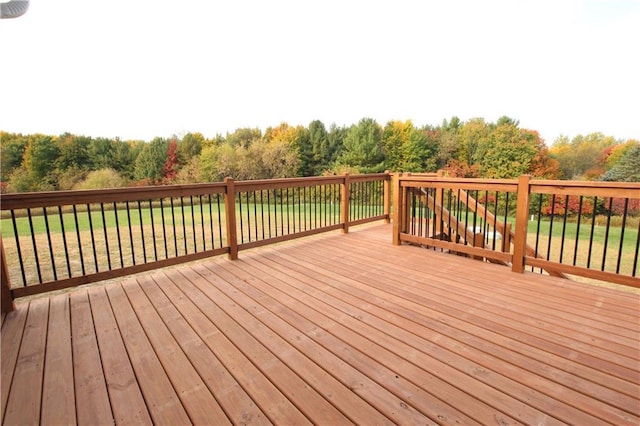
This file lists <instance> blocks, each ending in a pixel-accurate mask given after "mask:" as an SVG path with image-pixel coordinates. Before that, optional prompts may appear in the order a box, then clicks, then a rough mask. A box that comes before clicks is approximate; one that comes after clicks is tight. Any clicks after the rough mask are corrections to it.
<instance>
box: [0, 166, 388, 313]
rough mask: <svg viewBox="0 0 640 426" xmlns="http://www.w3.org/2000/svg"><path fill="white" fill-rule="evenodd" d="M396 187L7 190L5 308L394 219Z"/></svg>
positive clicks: (327, 184)
mask: <svg viewBox="0 0 640 426" xmlns="http://www.w3.org/2000/svg"><path fill="white" fill-rule="evenodd" d="M389 193H390V174H389V173H382V174H370V175H354V176H350V175H348V174H345V175H342V176H329V177H312V178H294V179H274V180H260V181H234V180H233V179H226V180H225V182H221V183H212V184H198V185H174V186H160V187H140V188H126V189H108V190H91V191H60V192H44V193H25V194H6V195H3V196H2V203H1V205H0V208H1V210H2V214H3V216H2V239H1V240H0V244H1V248H0V254H1V255H2V261H3V265H2V271H1V275H2V291H3V293H2V302H3V312H5V311H6V310H7V309H10V308H11V300H12V299H13V298H16V297H22V296H27V295H32V294H36V293H41V292H45V291H52V290H59V289H63V288H67V287H71V286H77V285H81V284H86V283H90V282H95V281H100V280H105V279H110V278H115V277H120V276H124V275H129V274H134V273H139V272H144V271H148V270H151V269H156V268H161V267H165V266H170V265H174V264H178V263H182V262H189V261H192V260H197V259H202V258H206V257H210V256H216V255H220V254H227V255H228V256H229V257H230V258H231V259H236V258H237V257H238V251H240V250H244V249H249V248H252V247H257V246H261V245H265V244H271V243H275V242H279V241H284V240H289V239H292V238H298V237H303V236H307V235H312V234H316V233H320V232H326V231H330V230H335V229H342V230H343V232H348V231H349V227H350V226H354V225H357V224H361V223H365V222H371V221H376V220H381V219H384V220H387V221H388V220H389V212H390V196H389ZM4 262H6V265H7V266H6V267H5V266H4ZM7 300H8V302H7ZM5 303H6V304H7V305H6V306H5Z"/></svg>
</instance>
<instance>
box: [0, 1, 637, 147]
mask: <svg viewBox="0 0 640 426" xmlns="http://www.w3.org/2000/svg"><path fill="white" fill-rule="evenodd" d="M639 44H640V0H532V1H528V0H518V1H516V0H503V1H498V0H481V1H479V0H441V1H429V0H416V1H411V0H393V1H391V0H387V1H378V0H368V1H358V0H322V1H319V0H307V1H304V0H290V1H286V0H270V1H264V0H262V1H261V0H228V1H219V0H174V1H171V2H169V1H165V0H112V1H99V0H95V1H94V0H31V3H30V7H29V11H28V12H27V13H26V14H25V15H24V16H22V17H20V18H17V19H3V20H0V82H1V86H0V129H1V130H5V131H9V132H21V133H45V134H51V135H56V134H61V133H63V132H71V133H74V134H78V135H87V136H94V137H98V136H104V137H120V138H121V139H124V140H127V139H143V140H151V139H153V138H154V137H156V136H162V137H170V136H171V135H173V134H178V135H181V134H184V133H186V132H201V133H203V134H204V135H205V136H206V137H213V136H215V134H217V133H222V134H225V133H226V132H228V131H229V132H232V131H234V130H235V129H236V128H239V127H259V128H261V129H263V130H264V129H265V128H266V127H268V126H277V125H278V124H280V123H281V122H283V121H284V122H287V123H289V124H291V125H298V124H301V125H304V126H307V125H308V124H309V122H311V121H312V120H314V119H319V120H322V121H323V122H324V123H325V125H326V126H327V127H328V126H329V125H330V124H331V123H336V124H338V125H350V124H353V123H357V122H358V121H359V120H360V119H361V118H363V117H371V118H374V119H376V120H377V121H378V122H379V123H380V124H381V125H385V124H386V122H387V121H388V120H392V119H399V120H406V119H411V120H413V122H414V124H416V125H423V124H432V125H438V124H440V123H441V122H442V120H443V119H444V118H447V119H449V118H450V117H451V116H453V115H457V116H458V117H460V118H461V119H462V120H468V119H470V118H473V117H483V118H485V120H487V121H495V120H497V119H498V118H499V117H500V116H502V115H508V116H510V117H512V118H515V119H518V120H520V125H521V127H526V128H529V129H535V130H538V131H539V132H540V134H541V136H542V137H543V138H544V139H545V140H546V141H547V144H549V145H550V144H551V143H552V142H553V141H554V140H555V139H556V138H557V137H558V135H560V134H564V135H567V136H569V137H573V136H575V135H577V134H587V133H591V132H596V131H599V132H603V133H605V134H606V135H611V136H614V137H616V138H620V139H628V138H635V139H640V47H639Z"/></svg>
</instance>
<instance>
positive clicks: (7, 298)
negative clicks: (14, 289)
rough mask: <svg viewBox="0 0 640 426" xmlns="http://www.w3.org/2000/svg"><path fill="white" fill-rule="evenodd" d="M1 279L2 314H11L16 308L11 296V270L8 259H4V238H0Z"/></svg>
mask: <svg viewBox="0 0 640 426" xmlns="http://www.w3.org/2000/svg"><path fill="white" fill-rule="evenodd" d="M0 277H1V278H2V282H1V283H0V286H1V287H2V294H0V298H1V301H2V309H1V311H2V313H5V312H11V311H13V310H14V309H15V308H16V307H15V305H14V303H13V296H11V283H10V281H9V270H8V269H7V259H6V258H5V257H4V245H3V244H2V237H0Z"/></svg>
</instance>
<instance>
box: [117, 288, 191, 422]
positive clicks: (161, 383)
mask: <svg viewBox="0 0 640 426" xmlns="http://www.w3.org/2000/svg"><path fill="white" fill-rule="evenodd" d="M107 295H108V296H109V301H110V302H111V307H112V309H113V314H114V316H115V318H116V322H117V323H118V327H119V329H120V333H121V335H122V339H123V341H124V344H125V347H126V348H127V353H128V354H129V359H130V360H131V365H132V367H133V371H134V372H135V373H136V378H137V379H138V384H139V386H140V389H141V390H142V394H143V396H144V399H145V401H146V403H147V407H148V409H149V414H150V415H151V418H152V419H153V422H154V423H155V424H167V425H176V424H187V423H190V420H189V416H188V415H187V413H186V411H185V409H184V407H183V406H182V403H181V402H180V399H179V398H178V396H177V395H176V392H175V390H174V388H173V386H172V385H171V382H170V380H169V379H168V378H167V374H166V372H165V371H164V369H163V367H162V364H161V363H160V361H159V360H158V356H157V355H156V353H155V352H154V350H153V346H152V345H151V344H150V343H149V340H148V339H147V336H146V334H145V331H144V329H143V328H142V326H141V325H140V322H139V321H138V318H137V317H136V313H135V312H134V310H133V308H132V307H131V304H130V303H129V300H128V299H127V296H126V294H125V292H124V290H123V288H122V286H120V285H114V286H108V287H107Z"/></svg>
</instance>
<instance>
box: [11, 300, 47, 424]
mask: <svg viewBox="0 0 640 426" xmlns="http://www.w3.org/2000/svg"><path fill="white" fill-rule="evenodd" d="M48 316H49V299H36V300H32V301H31V302H30V303H29V313H28V315H27V322H26V324H25V329H24V335H23V337H22V344H21V345H20V352H19V354H18V361H17V362H16V369H15V372H14V376H13V382H12V383H11V393H10V394H9V400H8V401H7V407H6V411H5V414H4V422H5V424H37V423H39V422H40V409H41V405H40V403H41V397H42V378H43V373H44V359H45V346H46V343H47V319H48Z"/></svg>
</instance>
